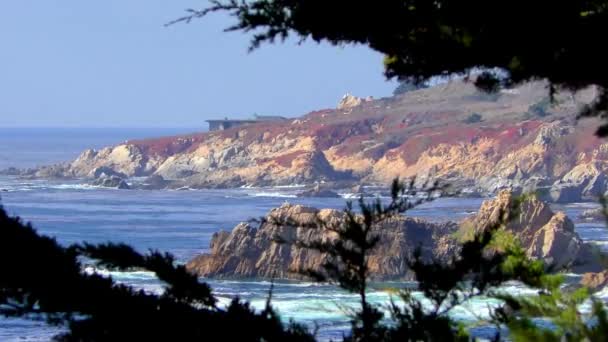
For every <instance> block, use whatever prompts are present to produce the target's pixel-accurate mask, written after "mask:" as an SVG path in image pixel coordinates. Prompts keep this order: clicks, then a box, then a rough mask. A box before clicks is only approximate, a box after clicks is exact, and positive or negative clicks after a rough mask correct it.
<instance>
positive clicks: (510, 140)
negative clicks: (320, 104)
mask: <svg viewBox="0 0 608 342" xmlns="http://www.w3.org/2000/svg"><path fill="white" fill-rule="evenodd" d="M593 96H594V92H593V90H592V89H591V90H588V91H582V92H579V93H577V94H575V95H572V94H558V96H557V97H556V99H555V101H554V102H551V101H549V98H548V92H547V88H546V85H545V84H543V83H531V84H526V85H523V86H520V87H518V88H514V89H508V90H504V91H502V92H500V93H498V94H485V93H480V92H479V91H478V90H477V89H476V88H475V87H474V86H473V85H471V84H469V83H464V82H461V81H454V82H451V83H448V84H443V85H439V86H435V87H432V88H428V89H421V90H416V91H411V92H408V93H405V94H402V95H399V96H395V97H390V98H383V99H377V100H374V99H371V98H366V99H362V98H357V97H354V96H352V95H348V96H346V97H345V98H344V99H342V101H341V102H340V104H339V106H338V107H337V108H335V109H326V110H320V111H315V112H312V113H309V114H307V115H304V116H302V117H299V118H294V119H290V120H284V121H276V122H270V121H269V122H259V123H256V124H250V125H244V126H239V127H234V128H231V129H227V130H222V131H214V132H206V133H196V134H190V135H184V136H176V137H163V138H157V139H146V140H133V141H127V142H125V143H122V144H118V145H116V146H110V147H106V148H103V149H101V150H87V151H84V152H83V153H82V154H81V155H80V156H79V157H78V158H77V159H76V160H74V161H71V162H68V163H64V164H59V165H53V166H47V167H41V168H37V169H30V170H15V169H10V170H6V172H5V173H9V174H13V175H20V176H22V177H32V178H84V179H87V180H89V181H93V180H94V179H97V178H100V175H102V174H105V176H106V177H112V176H114V177H121V178H123V179H127V178H137V179H143V178H145V177H151V178H150V180H149V181H147V180H144V181H143V182H139V183H138V184H132V183H130V184H129V185H130V187H143V188H183V187H189V188H230V187H241V186H277V185H293V184H308V185H311V186H312V185H314V184H325V187H327V188H328V189H330V190H336V189H337V188H341V189H349V188H351V187H353V186H355V185H358V184H368V185H374V184H382V185H386V184H387V183H388V182H390V181H391V180H392V179H393V178H394V177H397V176H399V177H412V176H418V178H419V179H420V180H421V181H423V180H425V179H428V178H433V179H440V180H443V181H444V182H447V183H451V184H453V185H455V186H457V187H459V188H460V189H464V190H466V191H465V192H463V193H479V194H496V193H497V192H498V191H499V190H500V189H504V188H511V189H513V190H514V191H530V190H541V192H542V194H543V196H544V198H545V199H549V200H552V201H556V202H573V201H582V200H595V199H597V197H598V196H599V195H601V194H603V193H605V192H606V184H607V179H606V177H605V171H606V170H607V169H608V143H606V142H605V141H603V140H600V139H598V138H596V137H595V135H594V131H595V129H596V128H597V122H595V121H589V120H582V121H577V120H576V119H575V114H576V113H577V111H578V109H579V108H580V106H581V105H582V104H584V103H587V102H589V101H590V100H591V99H592V98H593ZM101 183H102V184H103V183H104V182H103V181H102V182H101ZM114 183H115V182H114V181H112V182H110V183H107V184H114ZM142 184H143V185H142Z"/></svg>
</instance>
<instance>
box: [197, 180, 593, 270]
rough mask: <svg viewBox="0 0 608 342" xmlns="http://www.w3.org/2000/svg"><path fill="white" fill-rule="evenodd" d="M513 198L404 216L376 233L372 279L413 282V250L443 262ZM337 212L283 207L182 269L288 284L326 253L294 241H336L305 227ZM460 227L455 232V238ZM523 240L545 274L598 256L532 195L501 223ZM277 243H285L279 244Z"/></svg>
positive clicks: (218, 238) (219, 240) (224, 237)
mask: <svg viewBox="0 0 608 342" xmlns="http://www.w3.org/2000/svg"><path fill="white" fill-rule="evenodd" d="M511 201H512V196H511V193H510V192H509V191H502V192H501V193H500V194H499V195H498V196H497V198H496V199H493V200H488V201H485V202H484V203H483V204H482V206H481V208H480V210H479V213H478V214H476V215H474V216H472V217H471V218H468V219H466V220H464V221H463V222H462V223H461V225H460V228H458V225H457V224H456V223H450V222H447V223H430V222H426V221H424V220H421V219H415V218H405V217H401V218H398V219H394V220H391V221H387V222H385V223H383V224H382V225H381V226H380V227H378V228H377V234H378V236H379V238H380V242H379V244H378V247H377V248H376V250H375V251H374V252H373V253H372V255H371V256H370V258H369V267H370V270H371V272H372V276H373V278H374V279H378V280H388V279H411V277H412V274H411V273H410V272H409V270H408V268H407V266H406V265H407V262H406V261H407V259H408V258H409V257H410V256H411V253H412V252H413V250H414V249H415V248H416V247H417V246H421V247H422V253H423V257H424V258H426V259H427V260H430V259H431V258H435V259H437V260H448V258H449V257H450V256H452V255H454V252H455V251H457V250H458V246H459V244H460V241H458V240H457V239H456V236H463V234H462V233H463V232H464V231H466V230H469V229H473V230H480V229H486V228H487V227H489V226H490V225H492V224H493V223H494V222H497V220H499V219H500V215H502V214H504V212H505V210H508V208H510V207H511ZM341 215H343V213H342V212H340V211H337V210H329V209H323V210H317V209H314V208H310V207H304V206H300V205H290V204H285V205H283V206H281V207H280V208H276V209H273V210H272V211H271V212H270V213H269V214H268V216H267V217H266V220H264V221H263V223H262V224H261V225H260V226H259V227H254V226H252V225H251V224H250V223H240V224H239V225H237V226H236V227H235V228H234V229H233V230H232V232H230V233H228V232H221V233H217V234H215V235H214V236H213V238H212V241H211V246H210V247H211V251H210V253H209V254H203V255H200V256H197V257H195V258H194V259H192V260H191V261H189V262H188V264H187V268H188V269H189V270H191V271H193V272H195V273H197V274H199V275H201V276H206V277H220V278H256V277H257V278H273V277H276V278H291V279H301V278H302V273H303V272H304V271H306V270H308V269H313V270H315V271H322V267H321V266H322V265H323V262H324V260H325V257H326V256H325V255H323V254H320V253H318V252H316V251H311V250H307V249H302V248H300V247H299V245H297V244H296V243H295V241H304V242H308V243H310V242H311V241H318V240H327V239H333V238H335V234H334V233H333V232H330V231H323V230H321V229H314V228H310V227H308V226H307V225H310V224H311V223H314V222H315V220H316V218H321V219H322V220H329V221H332V220H340V219H341ZM277 222H299V223H301V224H302V225H301V226H290V225H277ZM457 229H460V234H455V232H456V231H457ZM506 229H507V230H509V231H511V232H512V233H513V234H514V235H515V236H516V237H517V238H518V239H519V241H520V242H521V244H522V247H523V248H524V249H525V250H526V253H527V254H528V255H529V256H530V257H532V258H537V259H542V260H543V261H544V262H545V264H546V265H547V267H548V268H549V269H554V270H558V269H564V268H566V269H570V270H575V271H595V270H598V269H599V268H600V266H599V260H598V257H597V256H596V255H595V254H594V253H593V251H592V249H591V247H590V246H589V245H587V244H585V243H583V242H582V240H581V239H580V237H579V236H578V235H577V234H576V232H575V231H574V225H573V224H572V222H571V221H570V220H569V219H568V218H567V217H566V216H565V214H564V213H562V212H558V213H553V211H551V209H550V208H549V206H548V205H547V204H546V203H543V202H541V201H539V200H538V199H536V198H534V197H532V198H528V199H527V200H526V201H524V202H523V203H522V204H521V208H520V212H519V214H518V215H517V217H516V218H515V219H514V220H513V221H512V222H510V223H509V224H507V225H506ZM277 241H282V242H283V243H278V242H277Z"/></svg>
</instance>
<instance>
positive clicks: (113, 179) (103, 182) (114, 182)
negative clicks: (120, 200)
mask: <svg viewBox="0 0 608 342" xmlns="http://www.w3.org/2000/svg"><path fill="white" fill-rule="evenodd" d="M91 185H94V186H102V187H105V188H117V189H125V190H126V189H130V188H131V187H130V186H129V184H127V182H125V181H124V180H123V179H122V178H120V177H117V176H108V175H106V174H103V173H102V174H101V175H100V176H99V178H97V179H96V180H94V181H93V182H92V183H91Z"/></svg>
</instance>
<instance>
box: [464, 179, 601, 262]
mask: <svg viewBox="0 0 608 342" xmlns="http://www.w3.org/2000/svg"><path fill="white" fill-rule="evenodd" d="M513 201H514V197H513V194H512V192H511V191H509V190H503V191H501V192H500V193H499V194H498V196H496V198H495V199H492V200H487V201H485V202H484V203H483V204H482V205H481V208H480V209H479V212H478V213H477V214H475V215H474V216H472V217H470V218H467V219H465V220H464V221H463V222H462V223H461V227H462V228H461V229H474V230H477V231H478V230H480V229H486V228H487V227H490V226H493V225H495V224H496V223H497V222H501V221H502V220H503V218H501V215H507V213H508V212H509V210H512V205H513ZM505 229H507V230H508V231H510V232H512V233H513V234H514V235H515V237H516V238H517V239H518V240H519V242H520V243H521V245H522V247H523V248H524V250H525V251H526V253H527V255H528V256H529V257H531V258H534V259H541V260H543V261H544V262H545V264H546V266H547V267H548V268H549V269H553V270H563V269H569V270H574V271H580V270H585V271H587V270H595V269H598V267H599V260H598V258H597V256H596V255H595V253H594V252H593V248H592V246H591V245H589V244H586V243H584V242H583V241H582V240H581V238H580V237H579V236H578V234H577V233H576V232H575V230H574V224H573V223H572V221H571V220H570V219H569V218H568V217H567V216H566V214H564V213H563V212H557V213H554V212H553V210H551V208H550V207H549V205H548V204H547V203H545V202H543V201H541V200H539V199H538V198H537V197H536V196H528V197H526V198H525V200H524V201H522V203H520V206H519V208H518V212H517V213H516V215H514V217H513V219H512V220H511V221H509V222H508V223H507V224H506V225H505Z"/></svg>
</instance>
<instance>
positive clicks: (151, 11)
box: [0, 0, 396, 128]
mask: <svg viewBox="0 0 608 342" xmlns="http://www.w3.org/2000/svg"><path fill="white" fill-rule="evenodd" d="M206 4H207V2H206V1H194V0H178V1H172V2H170V3H167V2H164V1H160V0H148V1H144V0H132V1H128V2H126V3H125V2H123V1H119V0H108V1H104V2H103V3H98V4H93V3H83V2H79V1H76V0H65V1H62V2H61V3H53V2H49V1H41V0H37V1H28V2H24V1H18V0H7V1H3V2H2V3H1V4H0V32H1V33H0V42H1V43H2V45H3V54H1V55H0V65H1V66H2V67H1V68H2V69H3V70H2V79H1V80H0V103H1V105H0V127H108V128H112V127H125V126H128V127H141V128H145V127H169V126H170V127H197V126H198V125H202V126H203V127H206V124H205V123H204V120H207V119H212V118H223V117H233V118H245V117H250V116H251V115H253V113H259V114H268V115H283V116H289V117H293V116H300V115H303V114H306V113H307V112H309V111H311V110H316V109H322V108H332V107H335V105H336V104H337V102H338V101H339V100H340V98H341V96H342V95H344V94H345V93H346V92H351V93H353V94H354V95H357V96H368V95H371V96H374V97H382V96H389V95H390V94H391V92H392V90H393V89H394V87H395V84H396V82H394V81H393V82H387V81H386V80H385V78H384V76H383V74H382V56H381V55H380V54H378V53H375V52H373V51H371V50H369V49H368V48H364V47H345V48H336V47H332V46H329V45H326V44H322V45H318V44H315V43H312V42H307V43H304V44H303V46H301V45H297V44H296V43H295V42H294V41H293V40H291V41H288V42H286V43H284V44H281V43H277V44H274V45H265V46H263V47H262V48H260V49H259V50H256V51H254V52H253V53H248V52H247V48H248V46H249V39H250V37H249V36H246V35H243V34H240V33H225V32H223V31H222V30H223V29H224V28H225V27H227V26H228V25H229V24H230V23H231V21H230V20H231V19H230V20H229V19H228V18H227V17H226V16H222V15H213V16H210V17H208V18H207V19H205V20H200V21H196V22H193V23H192V24H189V25H186V24H180V25H174V26H171V27H168V28H165V27H164V26H163V25H164V24H165V23H167V22H169V21H170V20H172V19H175V18H177V17H179V16H181V15H183V14H184V9H186V8H202V7H205V6H206Z"/></svg>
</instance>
